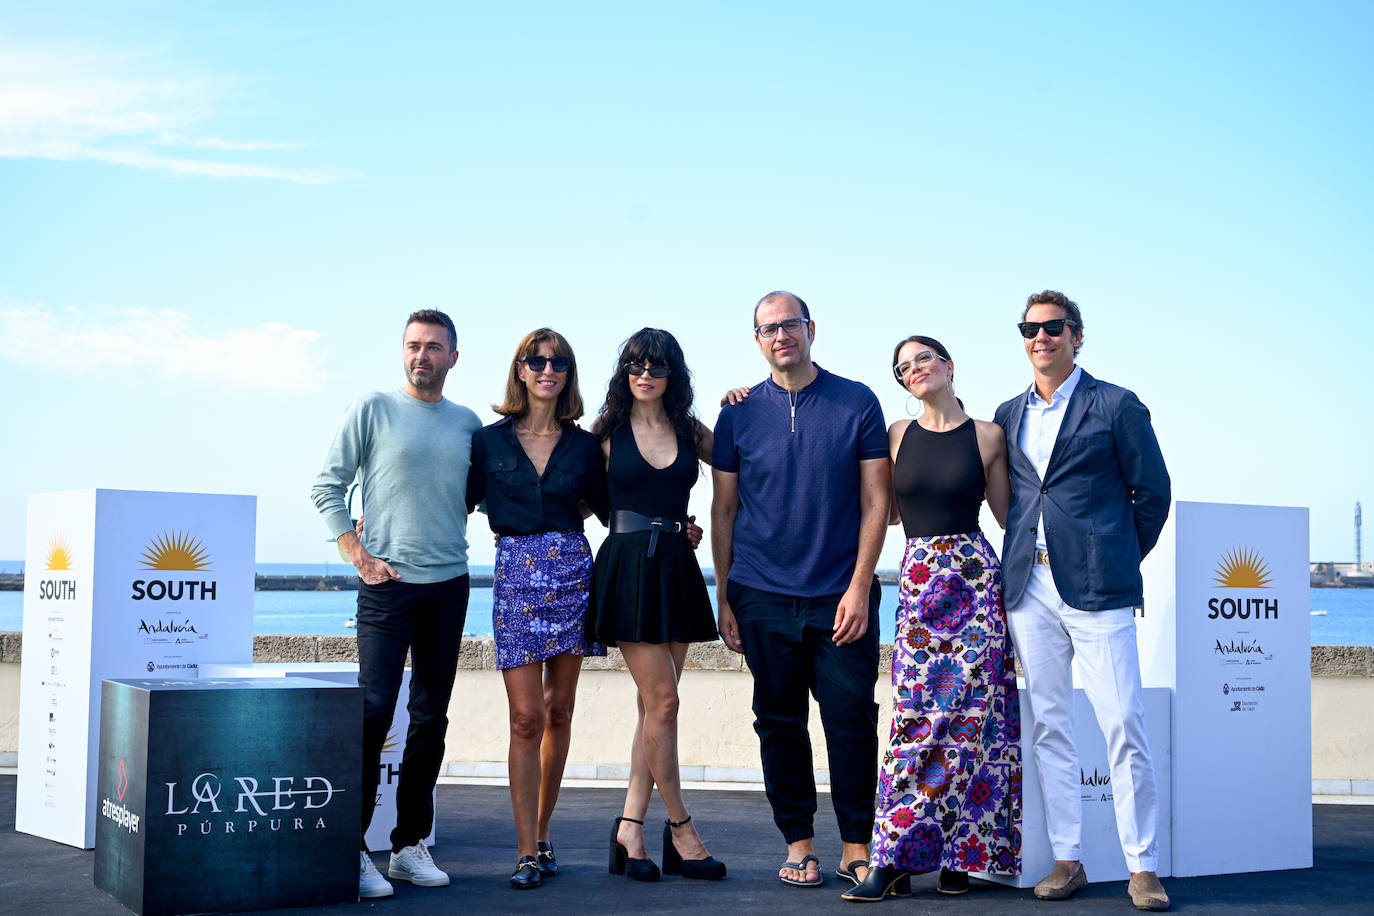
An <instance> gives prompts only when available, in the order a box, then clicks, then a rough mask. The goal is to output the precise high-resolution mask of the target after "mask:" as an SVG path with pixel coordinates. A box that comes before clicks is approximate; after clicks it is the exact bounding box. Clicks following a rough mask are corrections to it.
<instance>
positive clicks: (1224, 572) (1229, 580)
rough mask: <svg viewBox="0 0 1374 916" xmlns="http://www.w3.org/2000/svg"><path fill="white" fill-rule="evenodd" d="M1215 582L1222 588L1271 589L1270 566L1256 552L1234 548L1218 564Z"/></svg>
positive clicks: (1244, 548)
mask: <svg viewBox="0 0 1374 916" xmlns="http://www.w3.org/2000/svg"><path fill="white" fill-rule="evenodd" d="M1213 581H1214V582H1216V583H1217V585H1220V586H1221V587H1222V588H1270V587H1271V586H1270V585H1269V581H1270V576H1269V564H1268V563H1266V562H1264V558H1263V557H1261V556H1260V555H1259V554H1258V553H1257V552H1256V551H1254V550H1250V549H1249V548H1246V547H1237V548H1233V549H1231V550H1230V551H1228V552H1227V553H1226V555H1225V556H1223V557H1222V558H1221V562H1220V563H1218V564H1217V574H1216V577H1215V578H1214V579H1213Z"/></svg>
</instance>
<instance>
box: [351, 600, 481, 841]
mask: <svg viewBox="0 0 1374 916" xmlns="http://www.w3.org/2000/svg"><path fill="white" fill-rule="evenodd" d="M468 584H469V579H468V577H467V576H466V575H464V576H459V577H457V578H456V579H448V580H446V581H444V582H433V583H427V584H415V583H410V582H401V581H397V580H392V581H389V582H383V583H382V584H380V585H368V584H367V583H365V582H363V581H362V580H359V581H358V618H357V630H358V686H359V687H361V688H362V689H363V797H362V806H363V835H364V836H366V835H367V828H368V826H369V825H370V824H371V823H372V815H373V812H374V811H375V810H376V801H377V786H378V785H379V784H380V782H381V758H382V745H383V744H385V743H386V736H387V731H388V730H389V729H390V728H391V717H392V714H393V713H394V712H395V710H396V696H397V694H398V693H400V690H401V676H402V672H403V671H404V669H405V661H406V652H407V651H409V652H410V699H409V700H408V701H407V703H406V709H407V710H408V711H409V712H410V728H409V729H408V730H407V731H406V744H405V751H404V752H403V753H402V756H401V773H400V780H399V782H398V783H397V785H396V827H395V829H394V830H392V831H391V850H392V852H396V851H399V850H400V849H402V848H404V847H406V846H414V845H415V844H416V843H418V842H420V841H421V840H423V839H424V838H425V837H427V836H429V831H430V829H431V828H432V826H433V823H434V784H435V783H436V782H437V781H438V779H439V767H440V766H441V765H442V764H443V761H444V733H445V732H446V731H447V730H448V701H449V696H450V695H451V694H452V693H453V678H454V675H455V674H456V673H457V671H458V645H459V642H460V641H461V640H462V637H463V621H464V620H465V619H466V617H467V614H468ZM363 846H364V848H366V843H364V844H363Z"/></svg>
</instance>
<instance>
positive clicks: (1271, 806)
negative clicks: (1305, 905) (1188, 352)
mask: <svg viewBox="0 0 1374 916" xmlns="http://www.w3.org/2000/svg"><path fill="white" fill-rule="evenodd" d="M1156 554H1158V555H1157V556H1156V555H1155V554H1152V555H1151V556H1150V557H1149V558H1147V561H1146V565H1145V571H1146V594H1145V617H1144V619H1143V623H1142V626H1141V627H1140V628H1139V630H1138V633H1137V635H1138V637H1139V640H1140V643H1139V644H1140V646H1141V651H1142V667H1143V668H1144V669H1145V671H1146V683H1147V684H1150V683H1159V682H1160V681H1165V680H1171V681H1172V684H1173V687H1174V707H1173V730H1174V731H1173V751H1174V755H1173V799H1174V814H1173V825H1174V844H1173V846H1174V874H1175V875H1179V876H1194V875H1217V874H1232V873H1236V872H1251V871H1270V870H1276V869H1286V868H1308V867H1311V865H1312V673H1311V672H1312V669H1311V659H1312V646H1311V619H1310V616H1309V595H1308V586H1309V581H1308V511H1307V509H1304V508H1286V507H1276V506H1241V505H1224V504H1218V503H1195V502H1179V503H1176V504H1175V505H1174V508H1173V512H1172V518H1171V521H1170V525H1169V527H1168V528H1167V529H1166V531H1165V536H1164V537H1163V538H1161V544H1160V547H1159V548H1158V549H1157V551H1156ZM1242 838H1243V839H1242Z"/></svg>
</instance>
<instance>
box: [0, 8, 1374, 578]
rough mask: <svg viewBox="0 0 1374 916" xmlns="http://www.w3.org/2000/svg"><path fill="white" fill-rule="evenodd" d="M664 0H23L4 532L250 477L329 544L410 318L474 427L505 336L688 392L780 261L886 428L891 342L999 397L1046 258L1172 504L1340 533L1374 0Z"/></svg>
mask: <svg viewBox="0 0 1374 916" xmlns="http://www.w3.org/2000/svg"><path fill="white" fill-rule="evenodd" d="M645 6H647V5H645V4H619V5H617V4H582V5H578V6H576V7H575V8H570V7H568V6H567V5H564V4H544V3H529V4H524V5H521V6H520V7H518V11H515V9H516V8H512V10H511V11H505V10H500V11H497V10H493V9H492V8H490V5H488V4H442V5H440V4H434V5H432V6H431V5H427V4H390V5H387V6H385V7H378V6H376V5H373V4H341V3H328V4H326V3H304V2H303V3H293V4H272V3H244V2H237V3H210V2H197V3H161V2H151V0H148V2H130V3H123V4H118V5H114V4H103V3H6V4H3V5H0V208H2V209H0V213H3V218H0V390H3V391H5V392H6V398H5V405H6V417H5V427H6V430H7V433H6V436H5V439H6V443H7V447H6V448H4V449H3V450H0V558H18V557H19V556H21V555H22V553H23V539H24V515H25V499H26V495H27V494H28V493H31V492H42V491H47V490H56V489H71V488H80V487H113V488H134V489H171V490H194V491H209V492H238V493H252V494H256V495H257V496H258V500H259V501H258V519H259V526H258V550H257V553H258V558H259V560H262V561H316V560H321V561H322V560H323V559H325V558H327V557H329V556H330V554H331V553H332V549H333V548H332V547H331V546H329V545H327V544H325V543H324V540H323V528H322V525H321V524H320V522H319V520H318V518H317V517H316V515H315V513H314V511H313V508H312V506H311V505H310V502H309V500H308V495H307V494H308V489H309V485H310V482H311V480H312V478H313V476H314V474H315V473H316V472H317V471H318V469H319V466H320V463H321V461H322V460H323V457H324V452H325V449H326V447H327V445H328V443H329V440H330V437H331V436H332V434H333V431H334V428H335V426H336V425H337V423H338V421H339V418H340V416H341V415H342V413H343V411H344V409H345V408H346V406H347V405H348V403H349V402H350V401H351V400H352V399H353V398H354V397H356V396H357V395H358V394H360V393H362V392H364V391H367V390H370V389H376V388H389V387H394V386H396V385H398V384H399V383H400V381H401V375H400V361H399V340H400V334H401V325H402V322H403V321H404V317H405V315H406V314H408V313H409V312H410V311H411V310H413V309H415V308H423V307H437V308H442V309H445V310H446V311H448V312H449V313H450V314H452V315H453V317H454V319H455V321H456V322H457V324H458V328H459V335H460V341H459V346H460V349H461V351H462V357H461V359H460V362H459V364H458V367H457V369H455V371H454V373H453V374H451V375H450V387H449V389H448V393H449V394H450V396H451V397H452V398H453V399H455V400H457V401H459V402H462V403H466V404H468V405H470V406H472V407H473V408H474V409H476V410H478V412H479V413H480V414H482V415H483V416H484V417H486V418H488V419H490V418H492V417H493V415H492V414H491V412H490V410H489V405H490V404H491V402H492V401H493V400H496V399H497V398H498V397H499V394H500V389H501V384H502V378H503V373H504V371H505V366H506V364H507V361H508V360H509V359H510V356H511V353H512V351H513V349H514V346H515V343H516V342H517V341H518V340H519V338H520V337H521V336H522V335H523V334H524V333H525V332H526V331H528V330H530V329H532V328H534V327H538V326H540V325H545V324H547V325H551V326H553V327H555V328H557V329H559V330H560V331H562V332H563V333H565V334H566V335H567V336H568V337H569V338H570V339H571V340H572V342H573V344H574V346H575V348H576V350H577V354H578V357H579V365H580V367H581V370H582V373H583V393H584V396H585V397H586V399H587V400H588V402H589V403H592V404H596V403H599V401H600V397H601V394H602V392H603V391H604V384H605V380H606V377H607V375H608V374H609V371H610V368H611V365H612V361H613V359H614V355H615V347H616V345H617V344H618V343H619V342H620V341H621V340H623V339H624V338H625V337H627V336H628V335H629V334H630V333H632V332H633V331H635V330H636V329H638V328H640V327H642V326H645V325H652V326H658V327H666V328H668V329H669V330H672V331H673V332H674V333H675V334H677V335H678V337H679V338H680V340H681V341H682V343H683V346H684V349H685V350H686V353H687V356H688V359H689V361H690V363H691V365H692V368H693V370H694V372H695V373H696V382H697V390H698V392H699V395H700V412H701V415H702V417H703V419H705V420H707V421H708V422H710V421H712V420H713V419H714V417H715V413H716V408H715V406H714V404H715V401H716V399H717V397H718V395H719V393H720V392H721V391H722V390H723V389H725V388H726V387H728V386H731V385H734V384H742V383H743V384H748V383H752V382H755V381H757V380H758V379H759V378H761V377H762V376H763V374H764V370H765V366H764V363H763V361H762V358H761V357H760V356H759V354H758V352H757V349H756V348H755V346H754V343H753V340H752V338H751V336H750V334H749V330H748V327H749V321H748V313H749V309H750V306H751V305H752V303H753V301H754V300H755V299H756V298H757V297H758V296H759V295H760V294H761V293H763V292H765V291H767V290H770V289H774V288H779V287H782V288H788V289H793V290H796V291H797V292H799V293H800V294H801V295H803V296H804V297H805V298H806V299H807V301H808V302H809V303H810V304H811V305H812V309H813V314H814V317H815V318H816V321H817V340H816V345H815V349H814V353H815V356H816V359H817V361H818V362H820V363H821V364H822V365H824V366H826V367H827V368H829V369H831V370H833V371H837V372H840V373H841V374H844V375H848V376H851V377H854V378H858V379H861V380H863V381H865V382H867V383H868V384H869V385H870V386H872V387H873V388H874V390H875V391H876V392H877V393H878V395H879V397H880V398H881V399H882V401H883V406H884V410H885V411H886V413H887V416H888V419H889V420H892V419H896V418H899V417H902V416H905V414H904V397H903V393H902V391H901V390H900V389H899V388H898V387H897V385H896V384H895V383H894V382H892V380H891V376H890V375H889V368H888V367H889V364H890V354H891V349H892V345H893V343H894V342H895V341H896V340H898V339H900V338H902V337H904V336H906V335H907V334H911V333H924V334H930V335H933V336H936V337H938V338H940V339H941V340H942V341H944V342H945V344H946V345H947V346H948V348H949V349H950V350H951V352H952V353H953V355H954V357H955V361H956V367H957V368H956V378H957V381H958V388H959V394H960V395H961V396H962V397H963V399H964V400H965V402H966V403H967V405H968V407H969V409H970V411H971V412H973V413H974V414H975V415H977V416H981V417H990V416H991V414H992V411H993V410H994V408H995V407H996V405H997V403H999V402H1000V401H1002V400H1004V399H1006V398H1008V397H1010V396H1012V395H1013V394H1014V393H1016V392H1018V391H1019V390H1021V389H1023V388H1024V387H1025V386H1026V385H1027V384H1028V382H1029V368H1028V365H1027V363H1026V360H1025V356H1024V353H1023V351H1022V348H1021V344H1020V340H1019V338H1018V337H1017V335H1016V331H1015V328H1014V324H1015V322H1016V321H1017V320H1018V318H1019V314H1020V306H1021V303H1022V302H1024V299H1025V296H1026V294H1027V293H1029V292H1032V291H1035V290H1039V289H1043V288H1046V287H1051V288H1057V289H1062V290H1064V291H1065V292H1067V293H1068V294H1069V295H1070V296H1072V297H1073V298H1075V299H1076V300H1077V301H1078V302H1079V303H1080V305H1081V306H1082V307H1083V310H1084V317H1085V325H1086V345H1085V347H1084V350H1083V353H1082V355H1081V358H1080V363H1081V365H1083V366H1084V367H1085V368H1086V369H1087V370H1088V371H1090V372H1092V373H1094V374H1096V375H1098V376H1099V377H1102V378H1105V379H1108V380H1110V381H1114V382H1117V383H1118V384H1122V385H1125V386H1127V387H1130V388H1132V389H1134V390H1135V391H1136V392H1137V393H1138V394H1139V395H1140V396H1141V398H1142V399H1143V400H1144V401H1145V402H1146V404H1147V405H1149V406H1150V408H1151V409H1152V411H1153V413H1154V417H1155V421H1156V428H1157V431H1158V433H1159V436H1160V440H1161V443H1162V445H1163V448H1164V452H1165V457H1166V459H1167V460H1168V462H1169V466H1170V470H1171V472H1172V474H1173V477H1174V484H1175V493H1176V496H1177V497H1178V498H1181V499H1196V500H1215V501H1220V502H1245V503H1268V504H1279V505H1299V506H1309V507H1310V508H1311V511H1312V515H1311V519H1312V535H1311V540H1312V555H1313V558H1314V559H1342V560H1344V559H1351V558H1352V557H1353V547H1352V530H1351V514H1352V510H1353V504H1354V502H1355V501H1356V500H1357V499H1358V500H1363V501H1364V503H1365V506H1366V508H1369V509H1370V510H1371V515H1374V470H1371V468H1372V467H1374V464H1372V463H1371V461H1370V458H1369V456H1370V455H1371V453H1374V433H1371V431H1370V426H1371V424H1370V420H1371V416H1372V415H1374V411H1371V410H1370V407H1369V404H1370V395H1371V392H1370V387H1371V386H1370V382H1371V376H1372V375H1374V373H1371V371H1370V369H1369V363H1370V355H1371V340H1374V318H1371V310H1370V309H1369V307H1368V306H1367V303H1369V302H1370V301H1371V300H1374V280H1372V279H1371V274H1370V271H1369V270H1368V267H1367V262H1368V260H1369V254H1368V252H1369V251H1370V248H1371V239H1372V238H1374V233H1372V232H1371V229H1374V206H1371V204H1374V171H1371V169H1370V168H1369V162H1371V161H1374V116H1371V112H1370V108H1369V105H1368V98H1369V96H1370V91H1371V88H1374V64H1371V56H1370V55H1369V53H1368V49H1369V48H1370V47H1371V46H1374V8H1372V7H1370V6H1369V5H1368V4H1364V3H1314V4H1303V5H1297V4H1269V3H1244V4H1242V3H1230V4H1225V3H1223V4H1207V5H1198V4H1183V3H1178V4H1173V3H1156V4H1150V5H1148V6H1146V7H1139V8H1130V9H1127V8H1117V7H1115V6H1114V5H1103V4H1095V3H1084V4H1052V5H1039V6H1032V5H1026V4H999V3H993V4H984V5H980V6H979V7H978V8H977V9H976V10H974V11H971V12H970V11H959V10H955V9H953V8H951V7H949V6H948V5H939V6H936V5H934V4H914V3H901V4H897V3H894V4H848V5H844V7H843V8H841V7H840V6H839V5H833V4H815V3H796V2H791V3H786V4H781V3H779V4H767V3H758V4H738V3H731V4H692V5H690V7H688V6H682V7H680V8H677V9H674V10H672V11H654V10H652V9H647V10H646V9H645V8H644V7H645ZM693 507H694V509H695V511H697V512H698V514H700V515H702V516H705V514H706V513H707V510H708V507H709V485H708V483H707V482H706V480H705V479H703V483H702V484H701V485H700V486H699V487H698V489H697V491H696V496H695V499H694V501H693ZM473 531H474V537H473V559H474V561H476V562H479V563H488V562H490V556H491V548H490V546H489V545H490V540H489V539H488V537H487V536H486V532H485V527H484V525H483V524H482V523H481V522H480V521H478V522H475V523H474V525H473ZM594 540H595V538H594ZM994 540H999V539H996V538H995V539H994ZM1369 540H1370V541H1372V542H1374V532H1371V537H1370V539H1369ZM999 542H1000V541H999ZM899 552H900V538H899V537H897V536H896V533H895V532H894V534H893V536H892V537H890V538H889V543H888V545H887V548H886V549H885V551H884V556H883V563H882V564H881V565H883V566H885V567H895V566H896V565H897V561H898V558H899ZM1366 554H1367V556H1368V555H1371V554H1374V546H1372V547H1371V549H1370V550H1368V551H1367V552H1366Z"/></svg>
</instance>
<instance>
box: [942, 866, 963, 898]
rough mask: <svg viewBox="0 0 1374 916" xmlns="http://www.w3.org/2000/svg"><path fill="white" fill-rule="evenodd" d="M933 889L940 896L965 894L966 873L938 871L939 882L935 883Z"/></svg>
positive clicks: (946, 869) (945, 869) (949, 870)
mask: <svg viewBox="0 0 1374 916" xmlns="http://www.w3.org/2000/svg"><path fill="white" fill-rule="evenodd" d="M935 889H936V890H937V891H939V892H940V893H942V894H950V895H954V894H967V893H968V872H966V871H953V870H951V869H948V868H942V869H940V880H939V882H938V883H936V885H935Z"/></svg>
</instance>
